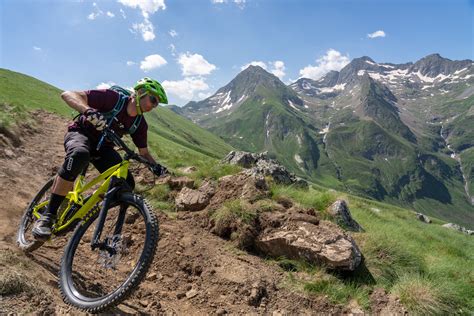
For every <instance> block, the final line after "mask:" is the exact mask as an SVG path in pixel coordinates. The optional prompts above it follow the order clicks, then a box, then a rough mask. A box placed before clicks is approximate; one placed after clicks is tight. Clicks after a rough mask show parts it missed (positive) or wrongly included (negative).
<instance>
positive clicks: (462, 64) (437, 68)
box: [409, 54, 472, 77]
mask: <svg viewBox="0 0 474 316" xmlns="http://www.w3.org/2000/svg"><path fill="white" fill-rule="evenodd" d="M471 64H472V60H469V59H466V60H456V61H452V60H450V59H448V58H444V57H442V56H441V55H440V54H431V55H428V56H426V57H423V58H422V59H420V60H419V61H417V62H416V63H415V64H413V66H411V67H410V69H409V71H410V72H419V73H420V74H422V75H423V76H428V77H436V76H438V75H440V74H443V75H449V74H452V73H454V72H455V71H458V70H461V69H464V68H467V67H470V66H471Z"/></svg>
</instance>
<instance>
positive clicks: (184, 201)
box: [175, 182, 215, 212]
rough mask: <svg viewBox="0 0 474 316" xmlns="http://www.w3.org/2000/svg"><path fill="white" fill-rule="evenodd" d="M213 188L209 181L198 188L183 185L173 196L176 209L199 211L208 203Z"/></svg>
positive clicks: (213, 190) (212, 193)
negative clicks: (174, 196)
mask: <svg viewBox="0 0 474 316" xmlns="http://www.w3.org/2000/svg"><path fill="white" fill-rule="evenodd" d="M214 192H215V189H214V187H213V185H212V184H211V183H210V182H205V183H204V184H203V185H202V186H201V187H200V188H199V189H197V190H193V189H190V188H188V187H184V188H182V189H181V191H180V192H179V193H178V195H177V196H176V198H175V204H176V209H177V210H178V211H191V212H192V211H200V210H202V209H204V208H206V206H207V205H208V204H209V201H210V200H211V198H212V196H213V195H214Z"/></svg>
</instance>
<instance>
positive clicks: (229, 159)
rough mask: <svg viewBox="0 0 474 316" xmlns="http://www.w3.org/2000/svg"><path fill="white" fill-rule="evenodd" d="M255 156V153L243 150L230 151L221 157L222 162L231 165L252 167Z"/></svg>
mask: <svg viewBox="0 0 474 316" xmlns="http://www.w3.org/2000/svg"><path fill="white" fill-rule="evenodd" d="M256 161H257V158H256V157H255V154H252V153H249V152H245V151H231V152H230V153H229V154H228V155H227V156H225V157H224V159H222V162H224V163H228V164H231V165H239V166H242V167H244V168H250V167H252V166H253V165H254V164H255V162H256Z"/></svg>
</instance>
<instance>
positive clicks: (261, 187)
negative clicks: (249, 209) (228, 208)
mask: <svg viewBox="0 0 474 316" xmlns="http://www.w3.org/2000/svg"><path fill="white" fill-rule="evenodd" d="M268 194H269V192H268V186H267V183H266V181H265V179H264V178H263V177H262V176H251V175H248V174H245V173H243V172H241V173H238V174H235V175H228V176H224V177H221V178H220V179H219V183H218V185H217V188H216V190H215V194H214V195H213V197H212V199H211V201H210V203H209V208H212V209H217V208H219V207H220V206H221V205H222V204H224V203H225V202H227V201H230V200H235V199H244V200H248V201H250V202H253V201H256V200H258V199H261V198H263V197H266V196H268Z"/></svg>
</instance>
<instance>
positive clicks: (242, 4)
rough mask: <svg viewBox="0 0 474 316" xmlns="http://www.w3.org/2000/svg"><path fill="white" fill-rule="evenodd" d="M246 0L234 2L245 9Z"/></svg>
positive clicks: (235, 0)
mask: <svg viewBox="0 0 474 316" xmlns="http://www.w3.org/2000/svg"><path fill="white" fill-rule="evenodd" d="M245 2H246V0H234V3H235V4H236V5H238V6H239V8H241V9H243V8H244V7H245Z"/></svg>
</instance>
